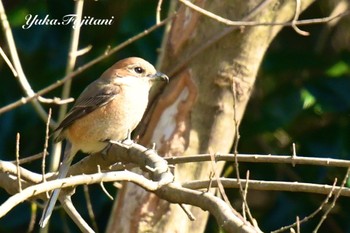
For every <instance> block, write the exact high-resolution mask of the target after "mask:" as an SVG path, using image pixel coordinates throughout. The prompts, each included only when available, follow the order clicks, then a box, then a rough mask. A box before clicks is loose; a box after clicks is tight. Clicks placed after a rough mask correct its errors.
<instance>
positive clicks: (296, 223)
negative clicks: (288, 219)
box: [271, 178, 337, 233]
mask: <svg viewBox="0 0 350 233" xmlns="http://www.w3.org/2000/svg"><path fill="white" fill-rule="evenodd" d="M336 185H337V178H335V179H334V182H333V186H332V188H331V190H330V192H329V193H328V195H327V197H326V198H325V199H324V200H323V202H322V203H321V205H320V206H319V207H318V208H317V209H316V210H315V211H314V212H312V213H311V214H309V215H308V216H306V217H304V218H303V219H302V220H299V223H298V222H295V223H293V224H291V225H288V226H284V227H281V228H280V229H278V230H275V231H272V232H271V233H279V232H283V231H286V230H288V229H291V228H292V227H296V226H297V225H298V224H299V225H300V224H302V223H304V222H307V221H309V220H310V219H312V218H313V217H315V216H316V214H318V213H319V212H320V211H321V210H322V209H323V208H324V207H325V206H326V204H327V203H328V201H329V199H330V198H331V197H332V195H333V193H334V189H335V187H336Z"/></svg>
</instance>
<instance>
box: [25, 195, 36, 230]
mask: <svg viewBox="0 0 350 233" xmlns="http://www.w3.org/2000/svg"><path fill="white" fill-rule="evenodd" d="M37 210H38V205H37V204H36V203H35V202H32V203H30V221H29V225H28V229H27V233H31V232H33V231H34V227H35V222H36V212H37Z"/></svg>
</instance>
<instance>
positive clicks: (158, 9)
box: [156, 0, 163, 24]
mask: <svg viewBox="0 0 350 233" xmlns="http://www.w3.org/2000/svg"><path fill="white" fill-rule="evenodd" d="M162 2H163V0H158V4H157V10H156V24H159V23H160V12H161V10H162Z"/></svg>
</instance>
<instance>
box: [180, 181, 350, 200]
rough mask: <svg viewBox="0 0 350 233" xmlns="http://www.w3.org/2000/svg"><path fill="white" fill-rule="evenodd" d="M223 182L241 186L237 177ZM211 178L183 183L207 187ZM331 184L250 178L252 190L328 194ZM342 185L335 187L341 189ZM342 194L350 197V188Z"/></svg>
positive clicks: (232, 185) (235, 186) (198, 187)
mask: <svg viewBox="0 0 350 233" xmlns="http://www.w3.org/2000/svg"><path fill="white" fill-rule="evenodd" d="M220 180H221V183H222V184H223V185H224V187H225V188H239V184H238V181H237V179H228V178H221V179H220ZM208 183H209V180H194V181H188V182H185V183H183V184H182V186H183V187H186V188H191V189H205V188H206V187H207V185H208ZM241 183H242V184H245V183H246V180H245V179H242V178H241ZM212 185H213V187H218V184H217V182H216V180H213V183H212ZM332 188H333V187H332V186H331V185H326V184H313V183H303V182H287V181H265V180H252V179H250V180H249V189H251V190H269V191H284V192H301V193H314V194H324V195H328V194H329V192H330V191H331V190H332ZM339 189H340V187H338V186H337V187H335V190H336V191H337V190H339ZM340 195H341V196H346V197H350V188H346V187H344V188H342V189H341V192H340Z"/></svg>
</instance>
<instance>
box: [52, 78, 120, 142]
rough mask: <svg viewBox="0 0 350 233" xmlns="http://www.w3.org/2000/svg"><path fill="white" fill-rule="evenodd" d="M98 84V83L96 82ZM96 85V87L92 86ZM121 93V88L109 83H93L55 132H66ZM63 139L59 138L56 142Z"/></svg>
mask: <svg viewBox="0 0 350 233" xmlns="http://www.w3.org/2000/svg"><path fill="white" fill-rule="evenodd" d="M97 81H98V80H97ZM95 82H96V81H95ZM92 84H94V85H92ZM119 92H120V87H119V86H116V85H113V84H108V83H98V82H97V83H91V84H90V85H89V86H88V87H87V88H86V89H85V90H84V91H83V92H82V93H81V95H80V96H79V98H78V99H77V101H76V103H75V104H74V106H73V108H72V109H71V110H70V111H69V112H68V114H67V116H66V117H65V118H64V119H63V121H62V122H61V123H60V125H59V126H58V127H57V128H56V129H55V131H56V132H57V131H59V130H64V129H65V128H67V127H68V126H70V125H71V124H73V123H74V121H76V120H77V119H79V118H82V117H84V116H86V115H87V114H89V113H90V112H92V111H94V110H95V109H97V108H100V107H102V106H104V105H106V104H107V103H109V102H110V101H111V100H113V99H114V98H115V97H116V96H117V95H118V93H119ZM62 139H63V138H61V137H60V136H58V137H57V139H56V141H61V140H62Z"/></svg>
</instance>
